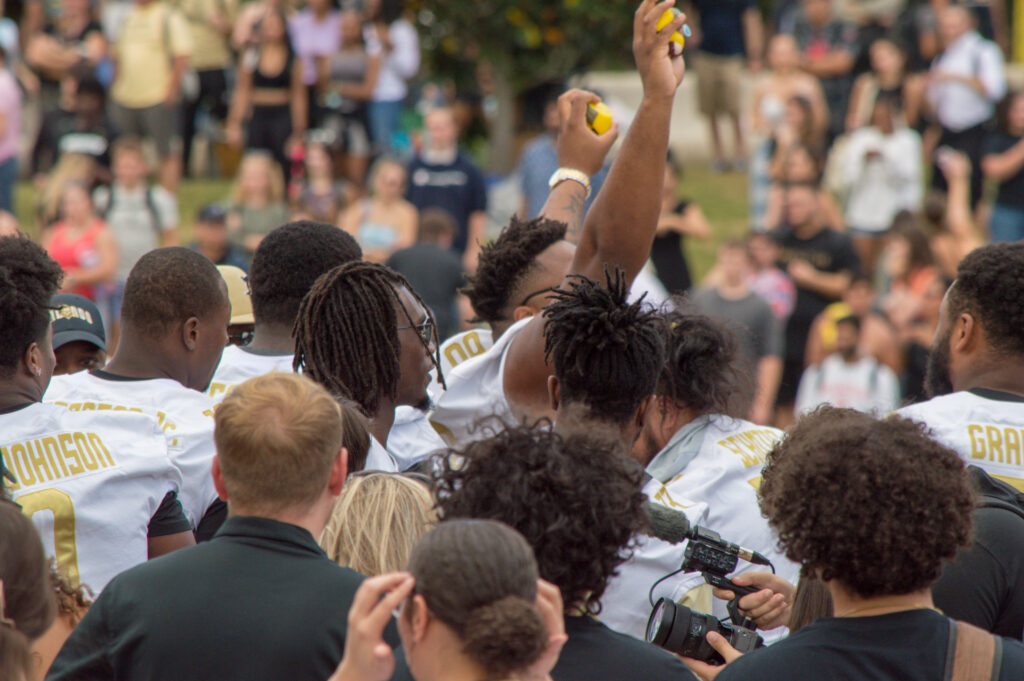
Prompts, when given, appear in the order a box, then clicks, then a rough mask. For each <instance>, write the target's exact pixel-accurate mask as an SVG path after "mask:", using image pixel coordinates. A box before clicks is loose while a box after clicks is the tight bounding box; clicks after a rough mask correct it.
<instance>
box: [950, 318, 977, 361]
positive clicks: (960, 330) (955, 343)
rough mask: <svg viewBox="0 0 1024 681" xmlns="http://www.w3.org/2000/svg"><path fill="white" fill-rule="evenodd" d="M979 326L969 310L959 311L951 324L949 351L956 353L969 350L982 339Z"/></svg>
mask: <svg viewBox="0 0 1024 681" xmlns="http://www.w3.org/2000/svg"><path fill="white" fill-rule="evenodd" d="M982 340H983V339H982V338H981V326H980V325H979V324H978V323H977V321H976V320H975V319H974V315H972V314H971V313H970V312H961V313H960V315H959V316H958V317H957V318H956V322H954V324H953V333H951V334H950V337H949V342H950V346H951V347H950V348H949V350H950V352H953V351H956V352H957V353H958V354H964V353H966V352H970V351H971V350H972V349H974V348H975V347H977V346H978V344H979V343H980V342H981V341H982Z"/></svg>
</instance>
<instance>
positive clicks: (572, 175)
mask: <svg viewBox="0 0 1024 681" xmlns="http://www.w3.org/2000/svg"><path fill="white" fill-rule="evenodd" d="M566 180H572V181H573V182H579V183H580V184H581V185H583V188H584V189H586V190H587V196H586V198H588V199H589V198H590V178H589V177H588V176H587V174H586V173H584V172H582V171H579V170H575V169H573V168H559V169H558V170H556V171H555V172H554V173H552V174H551V179H550V180H548V189H554V188H555V187H557V186H558V185H559V184H561V183H562V182H565V181H566Z"/></svg>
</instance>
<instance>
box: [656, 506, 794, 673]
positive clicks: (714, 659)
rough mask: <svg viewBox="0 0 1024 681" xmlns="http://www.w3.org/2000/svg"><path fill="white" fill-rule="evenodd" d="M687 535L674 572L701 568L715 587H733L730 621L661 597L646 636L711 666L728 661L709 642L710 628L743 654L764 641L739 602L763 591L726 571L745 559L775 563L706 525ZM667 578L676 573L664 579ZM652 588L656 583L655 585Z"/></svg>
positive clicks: (729, 607)
mask: <svg viewBox="0 0 1024 681" xmlns="http://www.w3.org/2000/svg"><path fill="white" fill-rule="evenodd" d="M686 538H687V544H686V550H685V551H684V552H683V564H682V566H680V568H679V570H677V571H676V572H673V573H671V574H677V573H679V572H699V573H700V574H701V576H702V577H704V581H706V582H707V583H708V584H710V585H711V586H714V587H718V588H721V589H727V590H729V591H732V592H733V593H734V594H735V597H734V598H733V599H732V600H731V601H729V604H728V611H729V618H730V620H731V622H725V621H719V620H718V619H716V618H715V617H713V616H711V615H707V614H704V613H699V612H695V611H693V610H691V609H690V608H688V607H686V606H684V605H679V604H678V603H676V602H674V601H673V600H672V599H670V598H662V599H660V600H659V601H658V602H657V604H655V605H654V610H653V612H651V617H650V619H649V620H648V621H647V634H646V639H647V640H648V641H649V642H651V643H654V644H655V645H657V646H660V647H661V648H664V649H665V650H668V651H669V652H672V653H676V654H678V655H682V656H684V657H691V658H694V659H696V660H701V661H703V662H707V663H708V664H724V663H725V660H723V659H722V656H721V655H719V654H718V653H717V652H715V650H714V649H713V648H712V647H711V645H710V644H709V643H708V642H707V634H708V632H709V631H714V632H717V633H719V634H721V635H722V636H723V637H725V639H726V640H727V641H729V643H730V644H731V645H732V646H733V647H734V648H736V649H737V650H739V651H740V652H741V653H746V652H749V651H751V650H754V649H755V648H759V647H761V646H763V645H764V640H763V639H762V638H761V637H760V636H758V635H757V633H756V632H755V631H754V629H755V628H756V625H755V624H754V622H753V621H751V620H750V619H748V618H746V617H744V616H743V614H742V613H741V612H740V609H739V605H738V604H737V603H738V601H739V599H740V598H742V597H743V596H746V595H747V594H751V593H756V592H757V591H758V589H755V588H753V587H748V586H738V585H736V584H734V583H733V582H732V580H730V579H729V577H728V576H727V575H728V574H729V573H731V572H733V571H734V570H735V569H736V564H737V563H738V562H739V559H740V558H742V559H743V560H745V561H747V562H749V563H754V564H757V565H767V566H769V567H772V571H773V572H774V571H775V570H774V566H772V564H771V561H769V560H768V559H767V558H765V557H764V556H762V555H761V554H760V553H758V552H756V551H752V550H750V549H746V548H744V547H742V546H738V545H736V544H733V543H731V542H727V541H725V540H723V539H722V537H721V536H720V535H719V534H718V533H717V532H714V531H713V530H709V529H707V528H706V527H696V526H695V527H693V528H691V529H690V530H689V531H688V532H687V533H686ZM668 576H671V575H666V577H663V578H662V579H665V578H667V577H668ZM658 581H659V582H660V581H661V580H658ZM655 586H657V582H656V583H655ZM653 592H654V587H651V593H653Z"/></svg>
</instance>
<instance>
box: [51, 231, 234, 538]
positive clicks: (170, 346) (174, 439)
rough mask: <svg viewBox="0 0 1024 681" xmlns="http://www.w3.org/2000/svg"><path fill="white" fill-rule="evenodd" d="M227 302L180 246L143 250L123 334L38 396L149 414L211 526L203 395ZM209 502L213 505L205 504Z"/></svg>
mask: <svg viewBox="0 0 1024 681" xmlns="http://www.w3.org/2000/svg"><path fill="white" fill-rule="evenodd" d="M230 314H231V308H230V306H229V304H228V297H227V288H226V287H225V285H224V280H223V279H222V278H221V276H220V274H219V273H218V272H217V268H216V267H214V266H213V263H211V262H210V261H209V260H207V259H206V258H205V257H203V256H202V255H200V254H199V253H196V252H195V251H192V250H190V249H188V248H178V247H172V248H160V249H157V250H154V251H150V252H149V253H147V254H146V255H144V256H142V258H140V259H139V261H138V262H137V263H136V264H135V267H133V268H132V271H131V273H130V274H129V275H128V281H127V282H126V283H125V291H124V303H123V307H122V311H121V338H120V341H119V342H118V345H117V349H116V350H115V351H114V356H113V357H112V358H111V359H110V361H109V362H108V363H107V366H106V367H105V368H104V369H103V370H101V371H100V370H97V371H90V372H81V373H78V374H73V375H71V376H58V377H56V378H54V380H53V382H51V383H50V387H49V389H48V390H47V392H46V396H45V400H46V401H47V402H50V403H54V404H59V405H62V406H66V407H67V408H68V409H70V410H72V411H83V412H84V411H96V412H100V411H103V412H107V413H108V414H109V415H110V417H111V418H116V416H117V415H118V414H124V413H127V412H131V411H142V412H145V413H148V414H155V415H156V416H157V418H158V419H159V421H160V425H161V426H162V427H163V429H164V435H165V436H166V438H167V441H168V450H169V451H170V453H171V459H172V460H173V461H174V463H175V465H176V466H177V467H178V469H179V470H180V471H181V475H182V479H183V484H182V489H181V492H180V495H179V496H180V498H181V502H182V506H183V507H184V509H185V513H186V514H187V515H188V517H189V519H190V520H191V521H192V523H193V526H194V527H195V528H196V529H197V531H198V530H200V528H199V525H200V524H201V523H202V521H203V519H204V517H206V516H207V514H208V513H209V518H208V520H207V523H206V526H205V527H204V528H202V531H201V535H200V536H201V537H205V536H209V535H211V534H212V531H213V528H214V527H216V526H219V522H222V521H223V518H224V511H225V507H224V504H223V502H219V500H218V498H217V492H216V490H214V487H213V478H212V476H211V473H210V467H211V465H212V464H213V456H214V445H213V410H214V403H213V400H211V399H210V398H209V397H207V396H206V395H205V394H203V391H205V390H206V388H207V386H208V385H209V384H210V379H211V378H212V377H213V372H214V370H215V369H216V368H217V363H218V362H219V361H220V356H221V352H223V350H224V346H225V344H226V343H227V326H228V320H229V318H230ZM211 505H212V506H213V508H212V509H211Z"/></svg>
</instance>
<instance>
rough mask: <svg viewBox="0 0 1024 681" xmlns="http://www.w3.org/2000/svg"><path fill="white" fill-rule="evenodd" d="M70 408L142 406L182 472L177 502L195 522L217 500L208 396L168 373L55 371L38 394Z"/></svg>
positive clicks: (211, 405)
mask: <svg viewBox="0 0 1024 681" xmlns="http://www.w3.org/2000/svg"><path fill="white" fill-rule="evenodd" d="M43 399H44V400H45V401H46V402H50V403H53V404H59V405H61V406H64V407H67V408H68V409H70V410H71V411H112V412H124V411H129V412H131V411H137V412H138V411H141V412H144V413H147V414H151V415H154V416H156V417H157V420H158V421H159V422H160V426H161V427H162V428H163V430H164V435H165V436H166V438H167V450H168V452H169V453H170V455H171V461H173V462H174V465H175V466H177V468H178V470H180V471H181V477H182V488H181V491H180V492H179V493H178V497H179V498H180V499H181V505H182V507H183V508H184V509H185V515H187V516H188V518H189V520H190V521H191V522H192V525H193V527H195V526H196V525H197V524H198V523H199V521H200V520H202V519H203V515H204V514H205V513H206V509H208V508H209V507H210V504H212V503H213V502H214V501H216V500H217V491H216V490H215V489H214V487H213V475H212V474H211V472H210V467H211V466H212V465H213V457H214V455H215V454H216V448H215V447H214V444H213V410H214V408H215V405H214V402H213V400H211V399H210V398H209V397H207V396H206V395H204V394H203V393H201V392H199V391H197V390H190V389H189V388H186V387H185V386H183V385H182V384H180V383H178V382H177V381H174V380H172V379H169V378H146V379H138V380H136V379H126V378H122V377H112V375H111V374H109V373H107V372H105V371H96V372H91V371H82V372H79V373H77V374H69V375H64V376H54V377H53V380H52V381H50V387H49V389H47V391H46V395H45V396H44V397H43Z"/></svg>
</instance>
